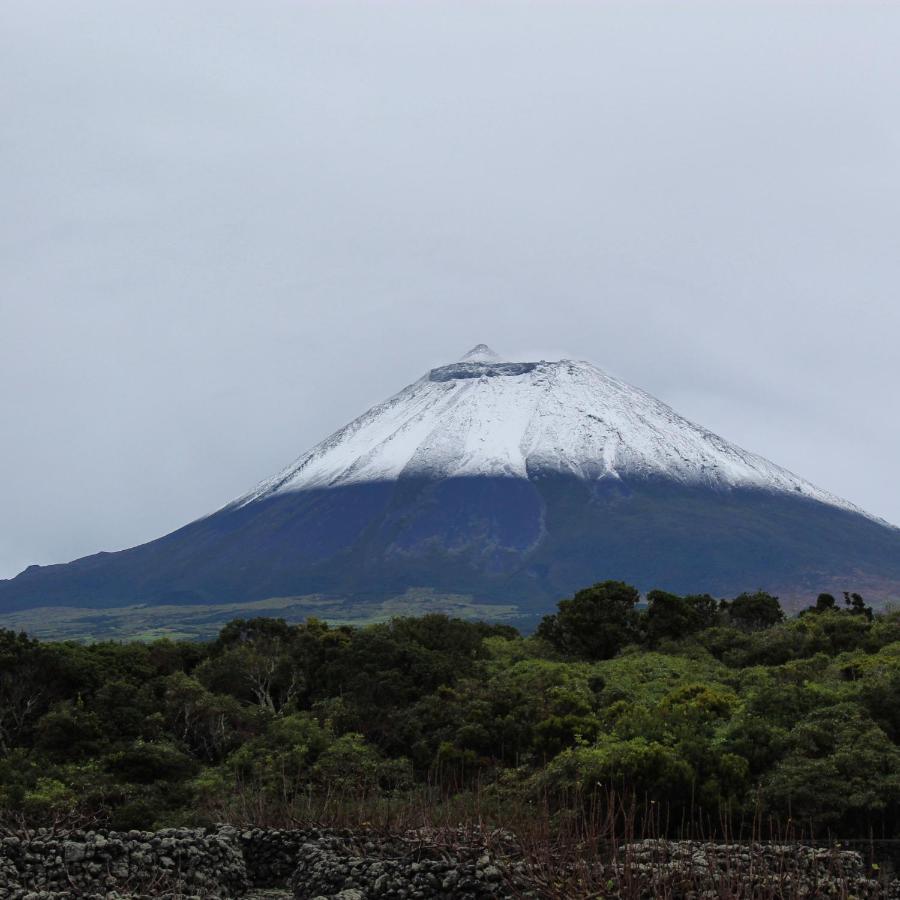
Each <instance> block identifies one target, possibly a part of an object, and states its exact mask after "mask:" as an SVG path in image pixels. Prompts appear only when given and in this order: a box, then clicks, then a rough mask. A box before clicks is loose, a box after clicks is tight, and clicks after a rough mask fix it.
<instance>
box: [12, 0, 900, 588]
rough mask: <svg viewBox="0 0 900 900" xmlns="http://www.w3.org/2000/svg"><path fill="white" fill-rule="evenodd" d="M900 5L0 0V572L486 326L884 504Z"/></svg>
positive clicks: (100, 529) (292, 445)
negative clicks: (580, 362) (583, 362)
mask: <svg viewBox="0 0 900 900" xmlns="http://www.w3.org/2000/svg"><path fill="white" fill-rule="evenodd" d="M898 47H900V5H898V4H896V3H885V4H878V5H875V4H871V5H870V4H867V3H864V2H859V0H854V2H849V0H848V2H842V3H832V4H826V3H819V4H814V3H796V4H793V5H792V4H789V3H787V2H784V0H781V2H778V3H773V4H763V3H757V4H754V5H737V4H734V3H728V2H724V0H716V2H710V3H708V4H702V5H701V4H696V5H688V4H685V3H671V2H666V3H663V4H660V5H650V4H644V3H640V2H637V0H628V2H625V3H622V4H616V3H605V2H602V0H595V2H591V3H568V2H561V0H552V2H551V0H545V2H540V3H529V2H524V0H522V2H492V0H471V2H470V0H452V2H446V3H445V2H430V0H414V2H408V3H406V2H374V0H368V2H365V3H363V2H359V3H348V2H340V0H327V2H305V0H286V2H272V0H253V2H249V0H243V2H228V0H209V2H202V0H191V2H189V3H186V2H184V0H175V2H165V0H152V2H151V0H145V2H141V3H135V2H128V0H109V2H94V0H80V2H78V3H72V2H71V0H64V2H63V0H60V2H46V0H4V2H3V3H2V4H0V422H2V435H0V438H2V440H0V473H2V474H0V478H2V482H0V488H2V493H0V497H2V501H0V577H5V576H12V575H13V574H15V573H16V572H18V571H19V570H21V569H22V568H24V567H25V566H26V565H28V564H29V563H35V562H36V563H51V562H59V561H64V560H69V559H72V558H75V557H78V556H81V555H85V554H88V553H91V552H94V551H97V550H100V549H106V550H113V549H119V548H122V547H126V546H130V545H133V544H136V543H139V542H143V541H145V540H149V539H151V538H153V537H156V536H158V535H160V534H162V533H164V532H166V531H170V530H172V529H174V528H176V527H178V526H179V525H182V524H184V523H185V522H187V521H188V520H191V519H193V518H196V517H198V516H201V515H203V514H205V513H207V512H209V511H211V510H213V509H215V508H216V507H218V506H220V505H222V504H223V503H225V502H227V501H228V500H230V499H231V498H233V497H234V496H236V495H238V494H240V493H242V492H243V491H245V490H246V489H248V488H250V487H251V486H252V485H253V484H254V483H255V482H256V481H258V480H260V479H261V478H263V477H266V476H268V475H270V474H272V473H273V472H274V471H275V470H277V469H279V468H280V467H282V466H283V465H285V464H287V463H288V462H290V461H291V460H292V459H293V458H294V457H295V456H297V455H298V454H299V453H300V452H301V451H302V450H304V449H306V448H307V447H309V446H311V445H312V444H314V443H316V442H318V441H319V440H320V439H321V438H323V437H324V436H326V435H327V434H328V433H330V432H331V431H332V430H334V429H335V428H337V427H338V426H340V425H342V424H344V423H345V422H346V421H348V420H349V419H351V418H353V417H354V416H355V415H357V414H359V413H361V412H363V411H364V410H365V409H367V408H368V407H369V406H371V405H372V404H374V403H375V402H377V401H380V400H382V399H384V398H385V397H386V396H388V395H389V394H392V393H394V392H395V391H397V390H399V389H400V388H401V387H403V386H404V385H405V384H407V383H409V382H410V381H413V380H414V379H415V378H417V377H418V376H419V375H421V374H422V373H423V372H424V371H425V370H426V369H428V368H429V367H431V366H433V365H437V364H441V363H443V362H447V361H450V360H452V359H455V358H456V357H458V356H460V355H461V354H462V353H464V352H465V351H466V350H467V349H469V348H470V347H471V346H472V345H473V344H476V343H478V342H481V341H485V342H487V343H489V344H491V345H492V346H494V348H495V349H496V350H497V351H498V352H500V353H501V354H503V355H504V356H506V357H507V358H523V357H525V358H527V357H531V358H535V357H536V358H547V359H553V358H559V357H561V356H569V357H575V358H583V359H587V360H590V361H591V362H594V363H596V364H597V365H599V366H601V367H603V368H605V369H607V370H609V371H611V372H612V373H614V374H616V375H619V376H620V377H623V378H625V379H626V380H628V381H631V382H632V383H634V384H637V385H639V386H641V387H643V388H645V389H646V390H649V391H650V392H651V393H653V394H655V395H657V396H658V397H660V398H661V399H663V400H664V401H666V402H668V403H669V404H671V405H672V406H674V407H675V408H676V409H677V410H678V411H679V412H681V413H682V414H684V415H686V416H688V418H691V419H693V420H695V421H698V422H700V423H702V424H703V425H705V426H706V427H708V428H710V429H712V430H713V431H716V432H718V433H720V434H722V435H723V436H725V437H727V438H729V439H731V440H733V441H735V442H736V443H738V444H740V445H742V446H744V447H746V448H747V449H750V450H753V451H756V452H759V453H761V454H763V455H764V456H767V457H769V458H770V459H772V460H774V461H776V462H778V463H780V464H782V465H785V466H787V467H788V468H790V469H792V470H794V471H796V472H798V473H800V474H802V475H804V476H805V477H807V478H809V479H810V480H812V481H814V482H816V483H818V484H820V485H821V486H823V487H825V488H827V489H829V490H831V491H833V492H835V493H837V494H840V495H843V496H844V497H847V498H849V499H850V500H853V501H855V502H856V503H858V504H860V505H862V506H863V507H865V508H867V509H869V510H870V511H872V512H874V513H877V514H880V515H882V516H884V517H886V518H888V519H890V520H892V521H893V522H895V523H900V479H898V478H897V459H898V456H900V414H898V407H900V404H898V402H897V386H898V384H900V340H898V339H900V291H898V287H900V65H898V64H897V53H898Z"/></svg>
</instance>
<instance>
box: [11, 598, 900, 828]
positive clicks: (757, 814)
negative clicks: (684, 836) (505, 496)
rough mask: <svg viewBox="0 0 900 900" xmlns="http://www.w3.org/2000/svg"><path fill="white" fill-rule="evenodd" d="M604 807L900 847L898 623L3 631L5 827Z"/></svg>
mask: <svg viewBox="0 0 900 900" xmlns="http://www.w3.org/2000/svg"><path fill="white" fill-rule="evenodd" d="M612 793H615V794H616V795H617V796H619V797H623V798H624V797H630V798H631V803H632V806H633V808H634V809H635V810H637V813H636V815H638V816H646V815H648V814H650V813H648V810H653V811H654V812H653V813H652V814H654V815H656V817H657V821H658V822H662V823H663V824H662V826H661V827H662V829H663V830H666V831H669V832H674V831H677V830H678V829H680V828H684V827H685V823H692V824H697V823H699V824H700V825H702V826H703V827H706V828H708V829H710V830H712V831H715V830H718V829H722V830H725V829H731V830H732V831H733V832H734V833H738V832H741V831H746V829H747V828H748V827H750V825H751V823H755V825H758V824H759V823H760V822H766V823H769V825H770V826H772V827H778V828H782V827H783V828H788V827H793V828H796V829H798V830H799V831H801V832H802V833H804V834H807V835H820V836H821V835H834V836H839V837H869V836H874V837H900V611H897V610H895V611H888V612H884V613H877V614H876V613H873V612H872V610H871V609H870V608H869V607H868V606H867V605H866V603H865V601H864V600H863V598H862V597H860V596H859V595H856V594H847V595H844V596H843V597H839V598H835V597H832V596H830V595H821V596H820V597H819V598H818V599H817V600H816V601H815V603H814V604H813V605H812V606H810V607H809V609H807V610H805V611H804V612H802V613H801V614H799V615H798V616H795V617H792V618H786V616H785V614H784V613H783V611H782V609H781V607H780V605H779V602H778V600H777V599H776V598H774V597H772V596H770V595H768V594H765V593H751V594H743V595H741V596H739V597H736V598H734V599H732V600H729V601H721V600H716V599H714V598H712V597H710V596H706V595H704V596H688V597H683V596H676V595H674V594H670V593H666V592H663V591H651V592H650V593H649V594H648V595H647V596H646V597H645V598H641V597H640V595H639V593H638V591H637V590H635V589H634V588H632V587H630V586H628V585H626V584H623V583H621V582H604V583H600V584H596V585H594V586H592V587H589V588H586V589H585V590H582V591H579V592H578V593H576V594H575V595H574V596H573V597H570V598H568V599H565V600H563V601H561V602H560V603H559V605H558V609H557V612H556V613H555V614H553V615H550V616H547V617H546V618H544V619H543V621H542V622H541V623H540V626H539V627H538V628H537V630H536V632H535V633H534V634H533V635H530V636H522V635H520V634H519V633H517V632H516V631H515V630H514V629H512V628H510V627H509V626H503V625H490V624H483V623H473V622H466V621H462V620H458V619H451V618H448V617H446V616H443V615H434V614H432V615H426V616H422V617H418V618H397V619H394V620H393V621H391V622H389V623H384V624H375V625H369V626H366V627H360V628H354V627H349V626H329V625H327V624H326V623H324V622H322V621H318V620H315V619H310V620H308V621H306V622H304V623H302V624H299V625H291V624H287V623H286V622H284V621H282V620H280V619H271V618H260V619H252V620H237V621H233V622H231V623H229V624H228V625H227V626H225V627H224V628H223V629H222V631H221V633H220V634H219V636H218V638H217V639H216V640H214V641H210V642H207V643H200V642H188V641H184V642H178V641H171V640H159V641H155V642H150V643H142V642H98V643H93V644H82V643H76V642H40V641H36V640H33V639H30V638H29V637H27V636H26V635H24V634H17V633H14V632H11V631H0V811H2V812H0V817H2V818H3V819H4V820H5V822H6V823H7V824H9V823H12V824H15V823H18V824H20V825H21V824H22V823H25V824H28V825H48V824H49V825H54V824H63V823H64V824H70V825H75V824H79V825H80V824H85V823H92V824H97V825H103V826H107V827H112V828H116V829H119V830H126V829H132V828H141V829H147V828H151V827H163V826H166V825H176V824H177V825H180V824H207V823H211V822H222V821H231V822H240V823H245V822H256V823H258V824H290V823H301V822H307V821H312V820H316V821H322V820H330V821H338V820H340V821H343V822H353V821H356V822H358V823H360V824H363V823H367V822H372V821H375V817H379V816H380V817H381V818H380V819H379V821H384V820H385V817H388V819H389V818H390V817H391V816H396V817H401V818H402V816H403V815H409V811H410V810H415V809H421V808H424V807H425V806H427V807H428V808H429V809H430V810H431V812H432V813H435V814H437V811H439V810H441V809H446V810H449V811H450V812H449V813H448V814H451V815H460V814H461V812H460V811H461V810H468V811H469V813H470V814H472V815H477V816H478V817H479V818H481V819H496V820H497V821H500V822H502V821H503V817H504V814H505V811H508V810H510V809H512V808H516V809H519V810H522V809H525V810H527V809H529V808H540V809H541V810H546V811H549V814H550V815H551V816H555V815H565V814H566V813H567V811H571V809H572V808H573V807H574V806H575V805H578V804H580V805H581V806H582V808H584V807H585V806H586V805H587V806H590V804H592V803H595V802H599V801H598V799H597V798H603V797H605V798H607V799H608V798H609V797H610V795H611V794H612ZM660 811H664V813H662V814H661V812H660ZM398 820H399V818H398Z"/></svg>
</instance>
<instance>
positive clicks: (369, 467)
mask: <svg viewBox="0 0 900 900" xmlns="http://www.w3.org/2000/svg"><path fill="white" fill-rule="evenodd" d="M547 470H550V471H557V472H565V473H569V474H571V475H574V476H576V477H578V478H583V479H602V478H620V477H623V476H633V477H634V476H636V477H642V476H664V477H666V478H670V479H674V480H675V481H678V482H682V483H685V484H705V485H709V486H713V487H718V488H726V489H727V488H730V487H756V488H762V489H766V490H771V491H778V492H786V493H792V494H794V495H797V494H801V495H803V496H806V497H809V498H811V499H815V500H819V501H821V502H823V503H828V504H831V505H834V506H839V507H842V508H844V509H849V510H853V511H854V512H858V513H863V511H862V510H860V509H858V508H857V507H855V506H854V505H853V504H851V503H848V502H847V501H845V500H841V499H840V498H838V497H835V496H834V495H832V494H829V493H828V492H826V491H823V490H821V489H819V488H817V487H815V486H814V485H812V484H810V483H809V482H808V481H805V480H804V479H802V478H800V477H798V476H797V475H794V474H793V473H792V472H789V471H787V470H786V469H783V468H781V467H780V466H776V465H775V464H774V463H771V462H769V461H768V460H766V459H763V457H761V456H757V455H756V454H753V453H748V452H747V451H746V450H742V449H741V448H740V447H737V446H735V445H734V444H731V443H729V442H728V441H726V440H724V439H723V438H721V437H718V436H717V435H715V434H713V433H711V432H709V431H707V430H706V429H705V428H701V427H700V426H699V425H695V424H694V423H693V422H689V421H688V420H687V419H685V418H683V417H682V416H679V415H678V414H677V413H676V412H675V411H674V410H672V409H671V408H670V407H668V406H666V405H665V404H664V403H661V402H660V401H659V400H656V399H655V398H654V397H651V396H650V395H649V394H647V393H645V392H644V391H642V390H639V389H638V388H635V387H632V386H631V385H629V384H626V383H625V382H624V381H620V380H619V379H617V378H613V377H612V376H610V375H607V374H606V373H604V372H602V371H601V370H600V369H598V368H596V367H595V366H593V365H591V364H590V363H587V362H577V361H574V360H568V359H563V360H559V361H557V362H544V361H541V362H537V363H504V362H502V361H501V360H500V357H498V356H497V355H496V354H495V353H494V352H493V351H492V350H491V349H490V348H489V347H487V346H485V345H484V344H479V345H478V346H477V347H475V348H473V349H472V350H471V351H470V352H469V353H467V354H466V355H465V356H463V358H462V359H461V360H460V361H459V362H458V363H453V364H450V365H448V366H443V367H441V368H438V369H433V370H431V371H430V372H428V373H427V374H426V375H425V376H423V377H422V378H420V379H419V380H418V381H416V382H414V383H413V384H411V385H409V386H408V387H406V388H404V389H403V390H402V391H400V393H399V394H396V395H395V396H393V397H391V398H390V399H389V400H387V401H385V402H384V403H382V404H380V405H379V406H376V407H374V408H373V409H371V410H369V411H368V412H366V413H364V414H363V415H362V416H360V417H359V418H358V419H356V420H354V421H353V422H351V423H350V424H349V425H347V426H346V427H344V428H342V429H341V430H340V431H337V432H335V433H334V434H333V435H331V437H329V438H326V439H325V440H324V441H322V443H320V444H318V445H317V446H315V447H313V448H312V449H311V450H309V451H308V452H306V453H304V454H303V455H302V456H301V457H300V458H299V459H298V460H297V461H296V462H294V463H293V464H292V465H290V466H288V468H286V469H285V470H284V471H283V472H281V473H280V474H279V475H277V476H275V477H274V478H271V479H269V480H268V481H265V482H263V483H262V484H260V485H259V486H258V487H257V488H256V489H255V490H253V491H251V492H250V493H249V494H247V495H245V496H244V497H242V498H240V500H238V501H236V504H237V505H243V504H246V503H249V502H251V501H253V500H256V499H258V498H261V497H267V496H270V495H272V494H276V493H282V492H285V491H301V490H308V489H311V488H325V487H334V486H338V485H347V484H355V483H359V482H367V481H383V480H394V479H398V478H401V477H404V476H408V475H423V476H428V477H432V478H450V477H459V476H474V475H494V476H508V477H514V478H527V477H529V476H533V475H535V474H537V473H539V472H541V471H547ZM863 514H865V513H863Z"/></svg>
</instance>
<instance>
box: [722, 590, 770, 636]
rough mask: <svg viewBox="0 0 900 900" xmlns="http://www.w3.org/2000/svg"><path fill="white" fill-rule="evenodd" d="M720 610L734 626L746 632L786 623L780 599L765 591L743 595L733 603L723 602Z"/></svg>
mask: <svg viewBox="0 0 900 900" xmlns="http://www.w3.org/2000/svg"><path fill="white" fill-rule="evenodd" d="M720 609H721V610H722V612H723V613H724V615H725V617H726V619H727V620H728V621H729V622H730V623H731V624H732V625H734V626H735V627H736V628H742V629H744V630H745V631H759V630H761V629H763V628H771V627H772V626H773V625H777V624H778V623H779V622H783V621H784V610H783V609H782V608H781V604H780V603H779V602H778V598H777V597H773V596H772V595H771V594H767V593H766V592H765V591H756V592H755V593H752V594H746V593H745V594H741V595H740V596H739V597H735V599H734V600H732V601H731V602H728V601H727V600H723V601H722V603H721V605H720Z"/></svg>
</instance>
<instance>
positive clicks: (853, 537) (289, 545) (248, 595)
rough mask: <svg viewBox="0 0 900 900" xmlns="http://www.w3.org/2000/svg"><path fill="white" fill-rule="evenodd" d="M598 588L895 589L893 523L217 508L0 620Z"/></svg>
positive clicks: (439, 509) (345, 505)
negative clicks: (319, 599) (54, 612)
mask: <svg viewBox="0 0 900 900" xmlns="http://www.w3.org/2000/svg"><path fill="white" fill-rule="evenodd" d="M605 578H621V579H625V580H628V581H631V582H633V583H635V584H637V585H638V586H640V587H641V588H644V589H649V588H651V587H665V588H667V589H670V590H675V591H711V592H713V593H717V594H721V595H727V594H731V593H734V592H737V591H741V590H747V589H755V588H757V587H763V588H767V589H770V590H773V591H775V592H778V593H780V594H781V595H782V596H783V597H785V598H786V599H788V600H796V601H800V600H807V599H809V598H811V597H814V596H815V594H816V592H818V591H820V590H825V589H828V590H843V589H847V590H850V589H853V590H861V591H864V592H866V593H868V594H869V595H870V597H871V599H873V600H881V601H884V600H887V599H889V598H891V597H900V531H898V530H897V529H894V528H890V527H887V526H885V525H882V524H880V523H879V522H877V521H875V520H873V519H870V518H868V517H865V516H863V515H860V514H858V513H855V512H853V511H851V510H847V509H842V508H839V507H836V506H832V505H829V504H826V503H822V502H820V501H817V500H813V499H809V498H806V497H803V496H796V497H794V496H792V495H790V494H786V493H779V492H769V491H765V490H760V489H752V488H743V489H741V488H737V489H713V488H700V487H697V486H686V485H682V484H678V483H674V482H671V481H667V480H665V479H641V480H630V481H625V480H623V481H616V482H609V483H607V482H586V481H584V480H583V479H580V478H576V477H570V476H562V475H558V474H555V475H545V476H542V477H536V478H534V479H532V480H523V479H517V478H493V477H474V478H451V479H447V480H442V481H429V480H426V479H418V478H411V479H400V480H398V481H385V482H368V483H363V484H356V485H347V486H344V487H338V488H332V489H323V490H309V491H298V492H293V493H282V494H277V495H274V496H271V497H268V498H265V499H262V500H260V501H257V502H255V503H251V504H248V505H244V506H232V507H227V508H225V509H223V510H221V511H220V512H218V513H216V514H214V515H212V516H210V517H208V518H206V519H202V520H199V521H197V522H194V523H192V524H190V525H188V526H186V527H184V528H182V529H180V530H179V531H176V532H174V533H172V534H170V535H167V536H166V537H163V538H160V539H159V540H156V541H153V542H151V543H149V544H145V545H143V546H140V547H136V548H133V549H131V550H126V551H123V552H120V553H100V554H97V555H95V556H89V557H86V558H84V559H80V560H76V561H75V562H72V563H69V564H66V565H57V566H45V567H36V566H33V567H31V568H30V569H27V570H26V571H25V572H23V573H22V574H21V575H19V576H18V577H17V578H14V579H12V580H10V581H4V582H0V611H12V610H21V609H28V608H33V607H39V606H85V607H113V606H124V605H129V604H133V603H179V604H191V603H211V602H233V601H246V600H254V599H263V598H267V597H274V596H294V595H303V594H311V593H327V594H338V595H344V596H351V597H355V598H367V597H371V598H372V599H376V598H377V599H381V598H384V597H386V596H390V595H392V594H395V593H398V592H402V591H403V590H405V589H406V588H407V587H425V586H427V587H431V588H435V589H437V590H442V591H452V592H456V593H470V594H472V595H474V596H475V597H476V598H478V599H484V600H502V601H505V602H512V603H518V604H519V605H521V607H522V608H523V609H525V610H532V611H534V610H540V609H545V608H550V607H551V606H552V604H553V603H554V602H555V601H556V600H557V599H559V597H560V596H563V595H565V594H566V593H569V592H571V591H572V590H574V589H576V588H578V587H580V586H583V585H585V584H588V583H590V582H592V581H597V580H600V579H605Z"/></svg>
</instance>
